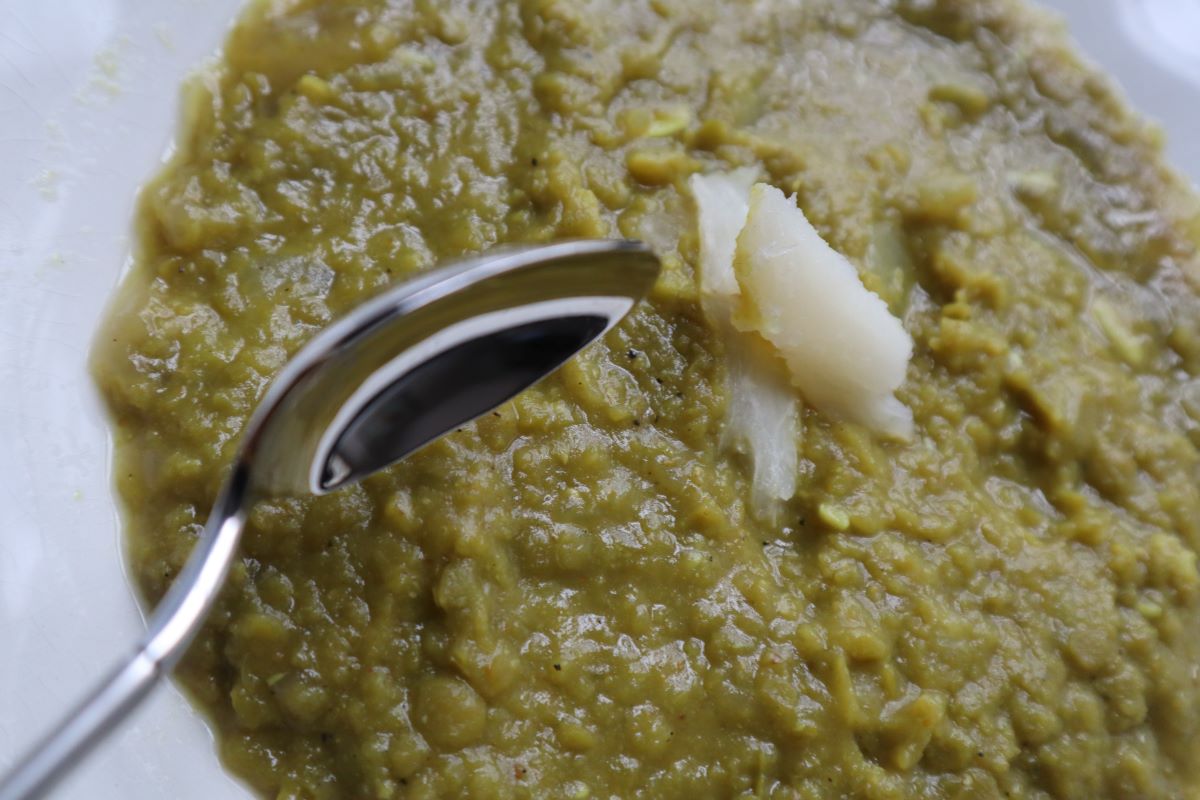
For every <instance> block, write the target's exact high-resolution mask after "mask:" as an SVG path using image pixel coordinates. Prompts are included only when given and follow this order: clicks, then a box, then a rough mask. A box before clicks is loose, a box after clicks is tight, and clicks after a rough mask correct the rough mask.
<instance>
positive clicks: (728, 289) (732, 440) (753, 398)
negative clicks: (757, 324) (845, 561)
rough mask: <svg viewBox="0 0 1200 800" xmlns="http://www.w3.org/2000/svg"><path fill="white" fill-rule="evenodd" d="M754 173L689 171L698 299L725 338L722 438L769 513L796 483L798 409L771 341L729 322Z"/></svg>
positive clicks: (760, 510)
mask: <svg viewBox="0 0 1200 800" xmlns="http://www.w3.org/2000/svg"><path fill="white" fill-rule="evenodd" d="M754 178H755V172H754V170H753V169H749V168H746V169H739V170H735V171H734V172H732V173H728V174H714V175H694V176H692V179H691V189H692V194H693V197H694V199H695V202H696V210H697V212H698V215H699V230H700V293H701V299H702V302H703V305H704V312H705V314H706V315H707V316H708V318H709V322H710V323H711V324H712V326H713V327H714V329H716V331H717V332H718V333H719V334H720V335H721V336H722V338H723V339H724V340H725V351H726V358H727V365H728V366H727V370H728V371H727V379H726V387H725V389H726V395H727V397H728V404H727V406H726V420H725V428H724V432H723V433H722V445H723V446H726V447H734V448H737V449H740V450H742V451H743V452H745V453H746V454H747V455H748V456H749V458H750V460H751V463H752V465H753V471H754V478H753V484H752V487H751V504H752V510H753V512H754V514H755V515H756V516H758V517H760V518H763V519H772V518H774V517H775V516H776V515H777V514H778V512H779V508H780V504H781V503H782V501H784V500H787V499H788V498H790V497H791V496H792V495H793V494H794V493H795V491H796V475H797V470H798V461H799V459H798V455H797V447H798V446H799V444H800V410H799V403H798V401H797V397H796V393H795V391H794V390H793V388H792V387H791V386H790V385H789V383H788V379H787V375H786V374H785V371H784V369H783V368H782V365H781V364H780V363H779V360H778V356H777V355H776V354H775V353H773V352H772V348H771V346H770V345H768V344H767V343H766V342H763V341H762V340H761V338H760V337H758V336H757V335H754V334H745V333H742V332H740V331H738V330H737V329H736V328H734V326H733V320H732V314H733V310H734V308H735V306H736V304H737V300H738V291H739V289H738V283H737V277H736V275H735V274H734V271H733V254H734V249H735V247H736V245H737V236H738V232H739V231H741V229H742V225H743V224H744V223H745V221H746V213H747V212H748V210H749V196H750V186H751V184H752V183H753V182H754Z"/></svg>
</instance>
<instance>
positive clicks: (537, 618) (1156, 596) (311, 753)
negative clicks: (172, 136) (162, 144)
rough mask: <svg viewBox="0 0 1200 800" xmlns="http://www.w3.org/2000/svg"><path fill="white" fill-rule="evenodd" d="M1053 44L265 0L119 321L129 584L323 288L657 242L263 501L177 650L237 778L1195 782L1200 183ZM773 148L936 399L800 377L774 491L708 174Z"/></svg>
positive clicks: (121, 304) (864, 7) (730, 791)
mask: <svg viewBox="0 0 1200 800" xmlns="http://www.w3.org/2000/svg"><path fill="white" fill-rule="evenodd" d="M1064 41H1065V40H1064V38H1063V36H1062V34H1061V31H1059V30H1058V28H1057V26H1056V24H1055V23H1054V22H1053V21H1052V20H1050V19H1048V18H1045V17H1043V16H1042V15H1040V14H1039V13H1037V12H1035V11H1033V10H1031V9H1029V8H1027V7H1025V6H1023V5H1020V4H1017V3H1012V2H1003V1H1001V0H979V1H978V2H958V1H957V0H940V1H938V0H892V1H890V2H884V0H875V1H872V0H850V1H848V0H804V2H798V1H797V0H737V1H730V0H720V1H719V0H619V1H618V0H604V1H603V2H601V1H600V0H439V2H432V1H431V0H315V1H314V0H287V1H286V2H285V1H284V0H277V1H276V2H258V3H254V4H252V5H251V6H250V8H249V9H248V10H247V11H246V13H245V14H244V16H243V17H242V19H241V21H240V22H239V23H238V24H237V26H236V27H235V28H234V30H233V32H232V33H231V35H230V37H229V40H228V42H227V45H226V48H225V50H224V54H223V57H222V60H221V61H220V62H219V63H218V64H217V65H216V66H215V67H214V68H212V69H211V70H209V71H207V72H205V73H204V74H203V75H201V76H199V77H197V78H196V79H195V80H194V81H192V82H191V83H190V84H189V85H188V87H187V88H186V91H185V96H184V100H185V103H184V105H185V114H184V120H183V123H182V129H181V132H180V134H179V140H178V149H177V152H176V154H175V156H174V158H173V160H172V161H171V163H170V164H169V166H168V167H167V168H166V169H165V170H164V171H163V172H162V173H161V174H160V175H159V176H158V177H156V178H155V179H154V180H153V181H152V182H151V183H150V184H149V185H148V186H147V187H146V189H145V191H144V195H143V199H142V203H141V211H140V224H141V231H142V235H141V248H140V255H139V258H138V263H137V267H136V269H135V271H134V272H133V274H131V275H130V276H129V278H128V279H127V281H126V284H125V286H124V288H123V290H122V294H121V296H120V298H119V299H118V300H117V301H116V303H115V304H114V308H113V312H112V315H111V318H110V321H109V323H108V325H107V326H106V328H105V329H104V331H103V333H102V335H101V337H100V339H99V345H98V347H97V350H96V354H95V366H96V375H97V379H98V381H99V383H100V386H101V387H102V390H103V392H104V395H105V397H106V398H107V400H108V403H109V406H110V408H111V410H112V414H113V418H114V420H115V430H116V434H115V435H116V439H117V450H116V465H117V476H118V485H119V491H120V494H121V497H122V498H123V500H124V502H125V505H126V509H127V513H126V524H127V528H128V556H129V559H130V563H131V569H132V573H131V574H132V575H133V578H134V580H135V581H136V583H137V585H138V586H139V587H140V589H141V590H142V591H143V592H144V594H145V597H146V599H147V601H148V602H154V601H155V600H156V599H157V598H159V597H160V596H161V594H162V593H163V592H164V591H165V589H166V587H167V585H168V584H169V583H170V581H171V580H172V579H173V578H174V577H175V575H176V572H177V570H178V569H179V567H180V565H181V564H182V563H183V561H184V559H185V558H186V556H187V554H188V552H189V550H190V548H191V547H192V545H193V543H194V541H195V537H196V534H197V531H198V530H199V528H200V526H201V524H202V523H203V521H204V516H205V515H206V514H207V512H208V509H209V507H210V504H211V502H212V500H213V495H214V493H215V491H216V489H217V487H218V485H219V482H220V478H221V475H222V469H223V468H224V467H225V466H226V465H227V464H228V463H229V462H230V461H231V459H232V457H233V454H234V451H235V448H236V445H237V440H238V434H239V431H240V430H241V428H242V426H243V425H244V423H245V421H246V418H247V416H248V415H249V414H250V412H251V411H252V409H253V408H254V405H255V403H256V401H257V399H258V398H259V397H260V396H261V395H262V393H263V391H264V389H265V387H266V386H267V385H268V383H269V382H270V380H271V378H272V376H273V375H274V373H275V372H276V371H277V370H278V369H279V368H280V366H281V365H282V364H283V363H284V362H285V361H286V359H287V358H288V356H289V355H290V354H291V353H293V352H294V351H295V350H296V349H297V348H299V347H300V346H301V345H302V344H303V343H304V342H305V341H306V340H307V339H308V338H309V337H310V336H311V335H312V334H313V333H314V332H315V331H317V330H318V329H319V328H321V327H322V326H324V325H325V324H327V323H328V322H330V321H331V320H332V319H333V318H334V317H335V316H336V315H337V314H338V313H339V312H340V311H343V310H345V309H347V308H349V307H351V306H352V305H354V304H355V303H357V302H358V301H360V300H362V299H364V298H366V297H369V296H370V295H372V294H373V293H374V292H377V291H379V290H380V289H382V288H383V287H385V286H387V285H389V284H391V283H393V282H395V281H397V280H400V279H403V278H405V277H407V276H411V275H414V274H416V273H418V272H420V271H421V270H424V269H427V268H429V267H431V266H432V265H434V264H435V263H436V262H438V261H439V260H441V259H444V258H450V257H454V256H458V255H460V254H465V253H473V252H476V251H480V250H482V249H485V248H488V247H490V246H493V245H497V244H501V243H505V242H525V241H545V240H550V239H556V238H565V237H577V236H626V237H635V238H641V239H643V240H645V241H647V242H648V243H649V244H650V245H651V246H652V247H653V248H654V249H655V251H656V252H657V253H658V254H659V255H660V256H661V258H662V259H663V262H664V265H665V268H664V273H663V275H662V277H661V279H660V281H659V283H658V285H657V286H656V288H655V290H654V293H653V296H652V297H651V299H650V300H649V302H647V303H646V304H643V305H642V306H641V307H640V308H639V310H638V311H637V312H636V313H635V315H634V316H633V317H632V318H630V319H629V320H627V321H626V322H625V323H624V324H623V325H622V326H621V327H619V328H618V329H616V330H615V331H613V332H612V333H611V334H610V335H609V336H608V337H607V338H606V339H605V340H604V341H603V342H602V343H600V344H598V345H596V346H593V347H592V348H590V349H589V350H587V351H586V352H585V353H584V354H583V355H582V356H580V357H579V358H578V359H577V360H575V361H573V362H572V363H570V364H569V365H568V366H567V367H565V368H564V369H563V370H562V371H561V372H560V373H558V374H557V375H555V376H554V377H552V378H551V379H548V380H547V381H545V382H543V383H542V384H540V385H539V386H537V387H536V388H535V389H533V390H531V391H529V392H527V393H526V394H524V395H522V396H521V397H519V398H518V399H516V400H515V401H513V402H512V403H510V404H508V405H506V406H504V407H503V408H501V409H500V410H498V411H497V412H495V413H494V414H491V415H489V416H487V417H485V418H483V419H481V420H479V421H478V422H475V423H473V424H470V425H467V426H465V427H464V428H463V429H462V430H460V431H459V432H457V433H454V434H452V435H450V436H448V437H447V438H445V439H444V440H442V441H440V442H438V443H436V444H434V445H432V446H430V447H428V448H426V449H424V450H422V451H421V452H419V453H418V454H416V455H415V456H413V457H411V458H410V459H408V460H407V461H405V462H404V463H402V464H400V465H399V466H397V467H395V468H392V469H389V470H387V471H386V472H384V473H381V474H379V475H376V476H374V477H372V478H370V479H369V480H367V481H366V482H365V483H363V484H362V485H359V486H356V487H354V488H351V489H348V490H345V491H342V492H339V493H336V494H333V495H331V496H327V497H323V498H320V499H311V498H308V499H282V500H272V501H269V502H263V503H262V504H260V505H259V506H258V507H257V508H256V510H255V511H254V513H253V515H252V519H251V525H250V528H249V530H248V534H247V538H246V542H245V547H244V551H243V556H242V558H241V561H240V563H239V564H238V565H237V566H236V568H235V570H234V574H233V576H232V580H231V585H230V586H229V588H228V590H227V591H226V592H225V594H224V595H223V598H222V600H221V602H220V604H219V607H218V609H217V611H216V613H215V614H214V615H213V617H212V620H211V624H209V625H208V627H207V628H206V630H205V631H204V632H203V634H202V635H201V636H200V637H199V639H198V641H197V643H196V644H195V646H194V647H193V648H192V650H191V652H190V654H189V655H188V657H187V659H186V660H185V662H184V663H183V665H182V668H181V672H180V680H181V681H182V683H183V684H184V685H185V686H186V687H187V689H188V690H189V692H190V694H191V695H192V696H193V697H194V699H195V702H196V703H197V704H198V705H199V706H200V707H201V708H203V709H204V710H205V711H206V712H207V713H208V714H209V715H210V716H211V718H212V720H213V723H214V725H215V727H216V729H217V731H218V739H219V743H220V750H221V754H222V757H223V759H224V761H225V763H226V764H227V765H228V767H229V768H230V769H231V770H232V771H233V772H234V773H236V774H237V775H239V776H241V777H243V778H245V779H246V780H247V781H248V782H249V783H250V784H251V785H253V786H254V787H256V788H257V789H258V790H259V791H261V792H262V793H263V795H264V796H268V797H278V798H313V799H315V800H324V799H326V798H375V797H377V798H434V797H445V798H455V797H479V798H570V799H571V800H582V799H583V798H635V797H645V798H659V797H662V798H675V797H679V798H708V797H713V798H721V797H726V798H728V797H753V798H794V799H796V800H799V799H800V798H805V799H807V798H841V797H860V798H880V799H883V798H898V799H899V798H952V797H962V798H968V797H969V798H1003V797H1012V798H1048V797H1055V798H1080V799H1081V800H1082V799H1086V800H1094V799H1095V798H1108V797H1112V798H1117V797H1120V798H1182V797H1190V796H1192V795H1193V793H1194V792H1196V791H1197V790H1198V789H1200V729H1198V725H1200V685H1198V680H1200V608H1198V605H1197V603H1198V598H1200V579H1198V575H1197V564H1196V550H1197V547H1198V546H1200V456H1198V451H1197V446H1198V445H1200V427H1198V423H1197V420H1200V380H1198V378H1197V377H1195V376H1198V375H1200V295H1198V294H1197V290H1198V287H1197V280H1198V278H1200V261H1198V259H1197V246H1198V242H1200V222H1198V219H1200V218H1198V216H1197V203H1196V200H1195V198H1194V197H1193V196H1192V195H1191V194H1190V193H1189V192H1188V191H1187V190H1186V189H1184V188H1183V187H1182V186H1181V184H1180V183H1179V182H1178V181H1176V180H1175V179H1174V178H1173V177H1172V176H1171V174H1170V173H1169V172H1168V171H1167V170H1166V169H1165V168H1164V167H1163V165H1162V162H1161V160H1160V154H1159V143H1158V140H1157V136H1156V134H1155V133H1154V131H1153V130H1152V129H1150V128H1148V127H1147V126H1146V125H1145V124H1144V123H1143V122H1141V121H1140V120H1139V119H1137V118H1136V117H1134V116H1131V115H1130V113H1129V112H1128V111H1127V110H1126V109H1125V108H1124V106H1123V105H1122V103H1121V102H1120V101H1119V100H1118V99H1117V98H1116V97H1115V96H1114V94H1113V92H1112V90H1111V89H1110V87H1109V84H1108V83H1107V82H1106V81H1105V80H1104V79H1102V78H1101V77H1099V76H1098V75H1096V74H1095V73H1094V72H1093V71H1091V70H1090V69H1088V68H1085V67H1083V66H1081V65H1080V64H1079V62H1078V61H1077V60H1076V59H1075V57H1074V56H1073V55H1072V53H1071V51H1070V50H1069V49H1067V48H1066V46H1065V44H1064ZM747 166H749V167H752V168H753V171H754V172H755V174H756V175H757V179H758V180H760V181H762V182H764V183H767V184H769V185H771V186H774V187H777V188H779V189H781V190H783V192H784V193H786V194H788V195H791V194H793V193H795V194H796V201H795V202H796V203H797V204H798V205H799V207H800V208H802V209H803V211H804V212H805V213H806V214H807V216H808V218H809V219H810V220H811V221H812V222H813V224H814V225H815V227H816V229H817V230H818V231H819V232H820V234H821V235H822V236H823V237H824V238H825V240H827V241H828V242H829V244H830V245H832V246H833V247H834V248H836V250H838V251H839V252H840V253H842V254H844V255H845V256H846V257H847V258H848V259H849V260H850V262H851V263H852V264H853V265H854V267H855V268H856V269H857V271H858V273H859V276H860V278H861V280H862V282H863V283H864V284H865V285H866V286H867V287H868V288H869V289H871V290H873V291H874V292H876V293H877V294H878V295H879V296H880V297H881V298H883V300H885V301H886V303H887V304H888V307H889V309H890V311H891V313H892V314H894V315H896V316H897V317H898V318H899V319H900V320H901V321H902V322H903V327H904V329H905V330H906V331H907V332H908V334H909V335H910V336H911V337H912V340H913V343H914V351H913V357H912V361H911V364H910V365H909V367H908V371H907V376H906V379H905V382H904V384H903V385H902V386H901V388H900V390H899V391H898V393H897V395H896V397H897V399H898V400H899V401H900V403H902V404H903V406H904V407H905V408H907V409H909V410H911V413H912V417H913V426H912V430H913V435H912V437H911V438H910V439H909V440H908V441H904V440H902V439H898V438H888V437H885V436H881V435H879V434H876V433H874V432H872V431H870V430H868V429H866V428H864V427H862V426H860V425H857V424H854V423H851V422H847V421H844V420H839V419H835V418H833V417H831V416H829V415H826V414H824V413H822V412H820V411H818V410H816V409H814V408H812V407H808V408H806V409H805V410H804V411H803V414H802V417H801V418H800V426H799V427H800V429H801V430H800V432H799V433H798V434H797V436H796V437H795V438H796V442H794V443H792V442H785V443H784V444H785V445H787V446H791V445H792V444H794V445H795V446H797V447H799V460H798V476H797V480H796V491H795V495H794V497H792V498H791V499H790V500H789V501H787V502H786V503H784V504H782V506H781V507H780V509H779V510H778V513H776V514H773V515H765V514H758V513H756V510H755V508H754V506H753V504H752V502H751V481H752V479H753V474H752V470H751V463H752V460H751V459H752V456H753V455H754V454H753V453H750V452H745V451H744V448H743V449H742V450H739V449H738V448H737V447H731V446H729V441H728V438H727V437H726V439H725V441H724V443H723V435H722V430H723V429H725V428H726V427H727V425H728V424H729V422H728V420H727V418H726V409H727V407H728V405H729V398H728V397H727V395H728V394H729V392H728V390H727V386H728V383H727V379H726V376H727V373H728V372H729V366H730V363H731V362H730V357H729V355H728V354H729V347H728V337H727V336H726V335H725V333H723V332H722V331H721V330H718V329H717V328H716V327H714V326H713V325H711V324H710V322H709V318H708V317H707V316H706V314H705V312H704V309H703V307H702V305H703V304H702V303H701V298H700V295H699V288H698V287H699V282H698V265H699V250H700V233H701V232H700V230H699V229H698V222H697V219H698V217H697V211H696V207H695V201H694V198H693V196H692V189H691V184H690V183H689V179H690V178H691V176H693V175H696V174H710V173H727V172H730V171H733V170H735V169H738V168H741V167H747ZM854 323H855V321H854V320H846V324H847V325H853V324H854ZM198 757H199V756H198Z"/></svg>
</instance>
